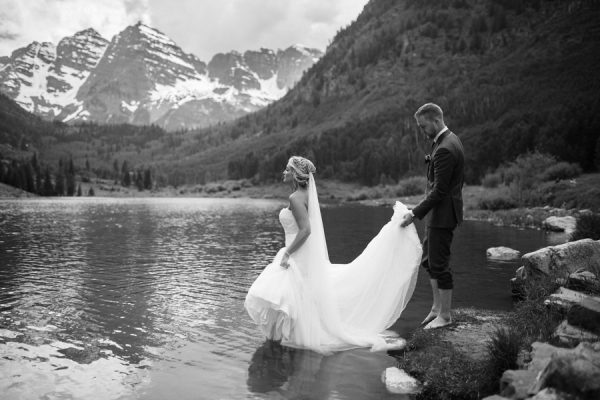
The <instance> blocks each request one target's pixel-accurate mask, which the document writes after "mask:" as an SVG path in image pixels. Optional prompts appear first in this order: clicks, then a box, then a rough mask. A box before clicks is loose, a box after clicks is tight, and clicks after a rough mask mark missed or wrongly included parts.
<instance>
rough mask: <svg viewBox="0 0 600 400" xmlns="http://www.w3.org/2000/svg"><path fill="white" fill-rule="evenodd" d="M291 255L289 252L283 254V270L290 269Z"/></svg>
mask: <svg viewBox="0 0 600 400" xmlns="http://www.w3.org/2000/svg"><path fill="white" fill-rule="evenodd" d="M289 261H290V255H289V254H288V252H287V251H286V252H285V253H283V257H282V258H281V264H280V265H281V268H285V269H288V268H289V267H290V263H289Z"/></svg>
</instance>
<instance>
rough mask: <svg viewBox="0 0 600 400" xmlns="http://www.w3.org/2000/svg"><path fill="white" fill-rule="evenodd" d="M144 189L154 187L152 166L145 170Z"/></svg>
mask: <svg viewBox="0 0 600 400" xmlns="http://www.w3.org/2000/svg"><path fill="white" fill-rule="evenodd" d="M144 189H146V190H150V189H152V174H151V173H150V168H147V169H146V170H145V171H144Z"/></svg>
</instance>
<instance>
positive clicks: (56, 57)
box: [0, 23, 322, 130]
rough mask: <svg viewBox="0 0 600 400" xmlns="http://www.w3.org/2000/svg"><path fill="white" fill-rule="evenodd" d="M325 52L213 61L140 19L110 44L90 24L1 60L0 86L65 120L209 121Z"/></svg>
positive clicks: (266, 99) (249, 106)
mask: <svg viewBox="0 0 600 400" xmlns="http://www.w3.org/2000/svg"><path fill="white" fill-rule="evenodd" d="M321 55H322V53H321V52H320V51H319V50H316V49H309V48H305V47H303V46H292V47H290V48H288V49H285V50H283V51H282V50H279V51H277V53H275V52H274V51H272V50H268V49H261V50H260V51H247V52H245V53H244V54H243V55H242V54H240V53H237V52H230V53H226V54H217V55H215V56H214V57H213V59H212V60H211V61H210V62H209V63H208V64H206V63H204V62H203V61H201V60H199V59H198V58H197V57H196V56H194V55H193V54H187V53H185V52H184V51H183V50H182V49H181V48H179V47H178V46H177V44H176V43H175V42H173V41H172V40H171V39H170V38H169V37H167V36H166V35H164V34H163V33H161V32H160V31H158V30H156V29H154V28H151V27H149V26H147V25H144V24H142V23H138V24H136V25H133V26H129V27H127V28H126V29H125V30H123V31H122V32H121V33H119V34H118V35H116V36H115V37H114V38H113V39H112V40H111V41H110V42H108V41H107V40H105V39H103V38H102V37H101V36H100V35H99V34H98V33H97V32H96V31H94V30H93V29H87V30H85V31H82V32H78V33H77V34H75V35H74V36H72V37H67V38H64V39H63V40H61V41H60V42H59V44H58V46H56V47H55V46H54V45H53V44H51V43H37V42H34V43H32V44H30V45H29V46H27V47H24V48H21V49H18V50H15V51H14V52H13V53H12V54H11V56H10V57H8V58H7V57H2V58H0V91H1V92H3V93H5V94H7V95H8V96H9V97H11V98H13V99H14V100H15V101H17V103H18V104H20V105H21V106H22V107H24V108H25V109H27V110H28V111H32V112H34V113H35V114H37V115H41V116H43V117H44V118H47V119H58V120H60V121H63V122H77V121H94V122H101V123H133V124H139V125H142V124H157V125H159V126H162V127H164V128H166V129H168V130H175V129H181V128H193V127H202V126H208V125H211V124H214V123H217V122H221V121H227V120H231V119H233V118H236V117H238V116H241V115H244V114H246V113H249V112H252V111H256V110H258V109H260V108H262V107H264V106H266V105H267V104H270V103H271V102H273V101H275V100H277V99H279V98H280V97H282V96H283V95H284V94H285V93H286V92H287V91H288V90H289V88H290V87H291V86H293V84H294V83H295V82H296V81H298V80H299V79H300V77H301V76H302V73H303V72H304V70H305V69H306V68H308V67H310V66H311V65H312V64H313V63H314V62H315V61H316V60H318V58H319V57H320V56H321Z"/></svg>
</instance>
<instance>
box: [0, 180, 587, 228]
mask: <svg viewBox="0 0 600 400" xmlns="http://www.w3.org/2000/svg"><path fill="white" fill-rule="evenodd" d="M90 187H92V188H93V189H94V196H87V195H86V194H87V193H88V191H89V189H90ZM81 188H82V192H83V193H84V195H83V196H82V197H109V198H144V197H149V198H169V197H173V198H179V197H181V198H208V199H257V200H258V199H269V200H271V199H272V200H281V201H286V200H287V197H288V196H289V195H290V194H291V190H290V188H289V187H288V186H287V185H284V184H281V183H271V184H265V185H252V184H251V183H249V182H247V181H225V182H223V183H209V184H206V185H185V186H180V187H178V188H174V187H165V188H161V189H159V190H142V191H139V190H137V189H136V188H132V187H129V188H126V187H122V186H120V185H114V184H113V183H112V182H110V181H105V180H97V181H96V182H93V183H81ZM366 189H372V188H367V187H365V186H362V185H359V184H356V183H346V182H339V181H330V180H324V181H320V182H319V184H318V191H319V200H320V201H321V204H322V205H326V206H331V205H360V206H367V207H392V206H393V205H394V203H395V202H396V201H400V202H402V203H404V204H405V205H407V206H409V207H411V206H415V205H416V204H418V203H419V202H420V201H421V199H422V198H423V196H424V195H423V194H418V195H413V196H397V197H389V196H383V197H379V198H369V199H360V200H357V194H359V193H363V192H364V191H365V190H366ZM384 189H385V188H384ZM485 190H486V189H485V188H483V187H482V186H474V185H468V186H465V189H464V191H463V198H464V220H465V221H478V222H487V223H490V224H492V225H496V226H506V227H514V228H526V229H536V230H541V229H544V226H543V222H544V220H545V219H546V218H548V217H551V216H556V217H564V216H574V217H577V216H578V215H580V213H581V212H582V211H583V210H578V209H564V208H556V207H550V206H537V207H521V208H512V209H506V210H495V211H490V210H483V209H480V208H477V205H478V204H477V202H478V199H479V197H480V196H481V194H482V193H484V192H485ZM62 197H71V196H62ZM73 197H75V196H73ZM23 198H27V199H32V198H39V199H44V198H52V196H39V195H36V194H33V193H29V192H26V191H24V190H21V189H18V188H14V187H12V186H9V185H6V184H1V183H0V200H11V199H16V200H18V199H23Z"/></svg>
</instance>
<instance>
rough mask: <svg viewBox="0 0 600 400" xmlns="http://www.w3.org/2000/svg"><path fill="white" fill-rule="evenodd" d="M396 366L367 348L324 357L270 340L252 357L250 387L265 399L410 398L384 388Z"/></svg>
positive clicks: (385, 356) (249, 372)
mask: <svg viewBox="0 0 600 400" xmlns="http://www.w3.org/2000/svg"><path fill="white" fill-rule="evenodd" d="M394 365H395V364H394V362H393V359H391V358H390V357H388V356H387V355H386V354H384V353H371V352H369V351H368V350H367V349H356V350H350V351H344V352H340V353H335V354H333V355H329V356H324V355H322V354H319V353H315V352H313V351H309V350H301V349H293V348H289V347H285V346H281V345H280V344H279V343H278V342H275V341H272V340H267V341H265V342H264V343H263V344H262V345H260V346H259V347H258V348H257V349H256V351H255V352H254V354H253V355H252V359H251V360H250V365H249V367H248V379H247V384H248V390H249V391H250V392H253V393H257V394H261V395H263V396H264V397H265V398H277V396H281V397H282V398H285V399H366V400H368V399H409V398H411V397H410V396H409V395H398V394H391V393H388V392H387V390H386V389H385V387H384V386H383V385H382V382H381V373H382V372H383V371H384V370H385V369H386V368H387V367H390V366H394ZM358 366H360V367H358ZM357 367H358V368H357Z"/></svg>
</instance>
